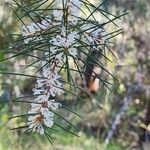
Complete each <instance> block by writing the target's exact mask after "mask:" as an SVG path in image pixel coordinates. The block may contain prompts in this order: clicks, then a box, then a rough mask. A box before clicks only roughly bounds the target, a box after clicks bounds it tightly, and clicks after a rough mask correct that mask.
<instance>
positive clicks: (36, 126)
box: [28, 111, 54, 134]
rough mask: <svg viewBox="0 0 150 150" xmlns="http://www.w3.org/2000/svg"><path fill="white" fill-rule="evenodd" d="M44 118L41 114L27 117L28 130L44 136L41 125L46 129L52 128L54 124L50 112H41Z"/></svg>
mask: <svg viewBox="0 0 150 150" xmlns="http://www.w3.org/2000/svg"><path fill="white" fill-rule="evenodd" d="M43 113H44V114H45V116H43V115H42V114H38V115H35V116H29V117H28V125H29V129H30V130H32V131H33V132H35V131H36V132H38V133H40V134H44V128H43V125H45V126H47V127H52V126H53V124H54V122H53V118H52V114H51V113H50V112H47V111H44V112H43Z"/></svg>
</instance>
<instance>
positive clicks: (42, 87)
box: [28, 66, 63, 134]
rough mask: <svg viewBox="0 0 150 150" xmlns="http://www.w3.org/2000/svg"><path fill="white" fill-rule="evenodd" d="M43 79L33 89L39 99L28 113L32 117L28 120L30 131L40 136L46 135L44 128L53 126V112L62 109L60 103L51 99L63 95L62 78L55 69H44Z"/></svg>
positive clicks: (38, 80)
mask: <svg viewBox="0 0 150 150" xmlns="http://www.w3.org/2000/svg"><path fill="white" fill-rule="evenodd" d="M42 77H43V78H40V79H39V78H38V79H37V84H36V85H35V88H34V89H33V92H34V95H35V96H37V98H36V99H35V103H32V104H31V110H30V111H29V112H28V114H29V115H30V116H29V118H28V125H29V129H30V130H31V131H36V132H39V133H40V134H44V127H43V126H46V127H52V126H53V124H54V121H53V117H54V113H53V112H52V110H56V109H57V108H59V107H61V104H60V103H56V102H55V100H54V99H52V100H50V98H51V97H55V96H56V94H58V95H60V94H61V93H63V84H62V83H61V82H60V81H59V79H60V76H59V75H58V74H57V73H56V71H55V69H54V68H53V70H52V69H50V68H49V67H47V66H46V67H44V68H43V73H42Z"/></svg>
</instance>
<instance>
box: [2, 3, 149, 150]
mask: <svg viewBox="0 0 150 150" xmlns="http://www.w3.org/2000/svg"><path fill="white" fill-rule="evenodd" d="M92 1H93V2H94V0H92ZM9 2H10V0H0V59H3V58H4V54H3V53H2V50H3V49H4V48H7V44H6V43H9V42H10V41H11V40H12V39H14V38H15V37H14V36H13V35H12V34H11V33H14V32H18V30H19V29H18V26H19V22H18V20H17V18H16V16H15V15H14V14H13V12H12V11H11V10H10V9H9V7H8V6H9V5H8V3H9ZM95 2H96V3H98V2H100V1H98V0H97V1H96V0H95ZM103 9H105V10H108V11H109V12H111V13H114V14H120V13H122V12H126V11H128V12H129V14H128V15H126V16H125V17H124V18H122V21H120V22H119V23H120V24H119V25H120V26H121V27H122V28H123V29H124V33H123V34H122V35H119V36H117V37H116V38H115V39H114V42H115V45H113V46H112V49H113V51H114V53H115V54H116V55H117V57H118V58H119V59H118V60H114V58H113V56H112V55H110V56H108V57H109V58H110V59H112V60H113V61H112V63H107V64H106V65H107V68H108V69H109V70H110V72H112V73H113V75H114V76H115V77H116V78H117V79H118V81H119V83H118V81H116V80H113V79H110V78H109V80H111V81H112V82H113V83H114V85H115V86H114V88H113V91H112V92H110V91H109V90H106V89H103V87H101V88H100V90H99V91H97V92H96V93H95V94H93V95H92V100H91V101H90V103H83V102H82V103H80V102H74V101H73V100H72V99H73V98H70V97H69V98H67V99H68V100H67V102H65V103H66V105H67V106H69V107H70V108H72V109H74V110H76V111H77V112H78V113H79V114H81V115H83V116H86V118H84V119H83V120H82V119H79V118H77V117H75V116H74V115H72V114H68V113H66V112H62V113H64V115H65V116H66V118H67V119H68V120H69V121H71V122H73V123H74V124H76V125H77V126H78V127H79V128H80V129H81V131H80V132H79V133H78V134H79V135H80V138H77V137H75V136H73V135H70V134H68V133H66V132H65V131H61V130H60V131H59V132H57V133H54V134H52V136H53V137H54V138H55V141H54V142H53V145H51V144H50V143H49V142H48V141H47V139H46V138H44V137H39V136H38V135H32V136H31V135H27V134H24V133H23V132H22V131H21V130H17V131H16V130H15V131H10V130H8V128H9V127H13V126H15V125H16V124H17V123H18V122H19V120H18V119H14V120H11V121H9V116H11V113H12V112H13V113H14V114H17V113H21V112H22V113H23V112H25V111H26V109H25V108H27V106H25V105H23V104H21V105H20V104H15V105H12V104H11V105H8V104H2V103H0V150H31V149H32V150H41V149H42V150H103V149H104V148H103V145H104V141H105V138H106V136H107V134H108V132H109V131H110V130H111V125H112V123H113V120H114V118H115V116H116V115H117V114H118V113H119V111H120V108H121V106H122V104H123V98H124V97H125V95H126V93H127V91H128V87H132V89H133V91H132V93H131V97H132V99H131V101H130V103H129V106H128V108H127V111H126V112H125V113H124V114H123V116H122V117H121V119H120V121H119V122H118V123H117V128H116V130H115V131H114V134H113V136H112V138H111V140H110V143H109V144H108V147H107V148H106V150H126V149H131V150H132V149H134V150H135V149H136V150H142V147H141V144H143V146H144V149H146V147H147V149H146V150H148V149H150V148H148V147H149V143H148V142H147V143H146V144H145V142H144V140H143V141H142V139H143V138H141V137H143V132H145V131H146V130H143V129H145V128H146V127H147V126H148V124H145V116H146V112H147V108H148V102H149V101H150V1H149V0H108V1H107V2H106V3H105V5H104V6H103ZM109 30H110V31H111V29H109ZM4 44H5V46H4ZM24 64H25V60H24V59H22V58H20V59H17V60H16V59H12V60H9V61H5V62H3V63H0V71H7V70H9V72H13V71H14V72H21V71H22V70H23V66H24ZM30 71H32V70H30ZM28 80H29V79H26V78H23V77H14V76H13V77H11V76H9V77H8V76H6V75H5V76H4V75H0V101H1V100H9V99H10V98H11V97H14V96H16V97H18V96H20V95H21V93H24V94H30V92H31V89H32V85H31V84H30V81H28ZM33 86H34V85H33ZM81 95H82V93H81ZM83 97H84V98H86V97H85V95H83ZM87 99H88V98H87ZM95 104H96V105H95ZM97 105H98V106H99V107H96V106H97ZM62 124H63V122H62ZM149 124H150V120H149ZM70 128H71V127H70ZM147 132H148V131H147Z"/></svg>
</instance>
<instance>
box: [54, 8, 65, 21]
mask: <svg viewBox="0 0 150 150" xmlns="http://www.w3.org/2000/svg"><path fill="white" fill-rule="evenodd" d="M53 16H54V20H56V21H61V20H62V17H63V12H62V10H54V11H53Z"/></svg>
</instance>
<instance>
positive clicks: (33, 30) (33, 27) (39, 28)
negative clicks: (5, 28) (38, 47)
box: [22, 18, 52, 44]
mask: <svg viewBox="0 0 150 150" xmlns="http://www.w3.org/2000/svg"><path fill="white" fill-rule="evenodd" d="M51 26H52V25H51V19H50V18H46V19H45V20H42V22H41V23H31V24H30V25H27V26H25V25H23V27H22V36H23V37H24V42H25V43H26V44H27V43H28V42H29V41H30V40H40V39H41V37H38V36H37V37H35V34H38V33H41V32H44V31H45V30H47V29H49V28H50V27H51Z"/></svg>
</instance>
